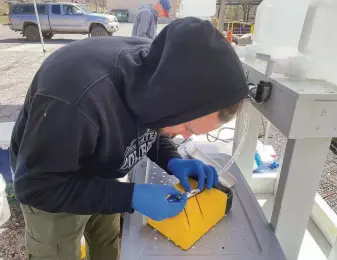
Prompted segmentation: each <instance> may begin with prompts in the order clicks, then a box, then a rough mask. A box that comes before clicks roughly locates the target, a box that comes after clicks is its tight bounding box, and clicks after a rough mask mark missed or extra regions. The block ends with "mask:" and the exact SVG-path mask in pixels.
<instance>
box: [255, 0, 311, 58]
mask: <svg viewBox="0 0 337 260" xmlns="http://www.w3.org/2000/svg"><path fill="white" fill-rule="evenodd" d="M310 3H311V0H296V1H294V0H264V1H263V2H262V3H261V4H260V5H259V6H258V8H257V12H256V19H255V28H254V34H253V40H254V42H255V43H257V44H259V45H261V46H262V47H263V48H264V49H267V50H268V51H272V50H273V49H274V48H275V47H277V46H278V47H282V49H283V50H288V51H289V52H292V53H294V52H296V51H297V46H298V42H299V40H300V37H301V32H302V28H303V24H304V20H305V16H306V13H307V9H308V6H309V4H310Z"/></svg>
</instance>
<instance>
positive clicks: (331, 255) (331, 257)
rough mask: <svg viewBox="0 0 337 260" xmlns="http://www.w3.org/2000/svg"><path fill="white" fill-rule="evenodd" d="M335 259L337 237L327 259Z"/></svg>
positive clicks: (336, 254)
mask: <svg viewBox="0 0 337 260" xmlns="http://www.w3.org/2000/svg"><path fill="white" fill-rule="evenodd" d="M336 259H337V239H336V241H335V244H334V245H333V246H332V249H331V253H330V255H329V259H328V260H336Z"/></svg>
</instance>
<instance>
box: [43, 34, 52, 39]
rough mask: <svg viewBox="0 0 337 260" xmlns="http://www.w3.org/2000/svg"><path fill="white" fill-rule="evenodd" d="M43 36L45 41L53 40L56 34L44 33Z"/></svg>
mask: <svg viewBox="0 0 337 260" xmlns="http://www.w3.org/2000/svg"><path fill="white" fill-rule="evenodd" d="M42 36H43V38H44V39H46V40H50V39H51V38H53V36H54V34H53V33H42Z"/></svg>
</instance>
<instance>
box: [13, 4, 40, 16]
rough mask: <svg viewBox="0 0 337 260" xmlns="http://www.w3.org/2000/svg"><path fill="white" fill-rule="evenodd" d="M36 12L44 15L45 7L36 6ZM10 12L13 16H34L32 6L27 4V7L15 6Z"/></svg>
mask: <svg viewBox="0 0 337 260" xmlns="http://www.w3.org/2000/svg"><path fill="white" fill-rule="evenodd" d="M37 11H38V13H39V14H45V13H46V6H45V5H41V4H39V5H37ZM12 12H13V13H14V14H34V13H35V9H34V5H32V4H28V5H16V6H14V7H13V10H12Z"/></svg>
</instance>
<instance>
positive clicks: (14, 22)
mask: <svg viewBox="0 0 337 260" xmlns="http://www.w3.org/2000/svg"><path fill="white" fill-rule="evenodd" d="M37 11H38V15H39V20H40V24H41V31H42V35H43V37H44V38H45V39H51V38H52V37H53V36H54V34H90V35H91V36H108V35H112V34H113V33H114V32H116V31H117V30H118V29H119V23H118V20H117V18H116V17H115V16H113V15H108V14H99V13H93V12H91V11H90V10H89V9H88V8H87V7H86V6H85V5H82V4H74V3H45V4H37ZM9 26H10V28H11V29H12V30H14V31H21V32H22V34H23V36H25V37H26V38H27V39H28V40H30V41H38V40H39V39H40V34H39V30H38V26H37V19H36V15H35V9H34V5H33V4H32V3H25V4H15V5H13V7H12V8H11V10H10V13H9Z"/></svg>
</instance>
